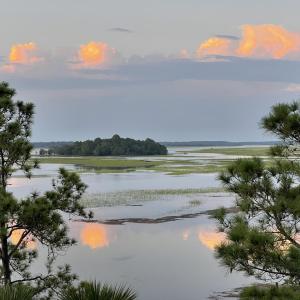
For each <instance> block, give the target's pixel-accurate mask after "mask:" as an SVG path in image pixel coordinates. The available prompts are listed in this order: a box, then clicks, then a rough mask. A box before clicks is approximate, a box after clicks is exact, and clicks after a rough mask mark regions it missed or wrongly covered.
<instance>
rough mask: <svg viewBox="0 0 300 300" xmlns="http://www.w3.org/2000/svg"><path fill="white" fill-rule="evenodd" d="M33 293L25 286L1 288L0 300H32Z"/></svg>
mask: <svg viewBox="0 0 300 300" xmlns="http://www.w3.org/2000/svg"><path fill="white" fill-rule="evenodd" d="M33 295H34V291H33V290H32V288H30V287H29V286H26V285H15V286H8V285H7V286H3V287H1V288H0V300H32V299H33Z"/></svg>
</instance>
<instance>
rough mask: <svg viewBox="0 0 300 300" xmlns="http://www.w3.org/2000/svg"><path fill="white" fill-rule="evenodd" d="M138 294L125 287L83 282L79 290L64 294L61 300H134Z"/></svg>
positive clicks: (68, 291) (73, 289) (69, 290)
mask: <svg viewBox="0 0 300 300" xmlns="http://www.w3.org/2000/svg"><path fill="white" fill-rule="evenodd" d="M134 299H136V293H135V292H134V291H133V290H131V289H130V288H128V287H125V286H110V285H107V284H103V285H102V284H100V283H96V282H82V283H81V284H80V285H79V287H77V288H74V287H72V288H70V289H68V290H66V291H65V292H63V295H62V297H61V300H134Z"/></svg>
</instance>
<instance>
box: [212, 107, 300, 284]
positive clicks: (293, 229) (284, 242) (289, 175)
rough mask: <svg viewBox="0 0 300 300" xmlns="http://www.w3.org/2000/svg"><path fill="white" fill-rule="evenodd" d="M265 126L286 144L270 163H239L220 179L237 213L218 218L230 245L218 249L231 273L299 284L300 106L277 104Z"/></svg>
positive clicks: (276, 149)
mask: <svg viewBox="0 0 300 300" xmlns="http://www.w3.org/2000/svg"><path fill="white" fill-rule="evenodd" d="M261 125H262V127H263V128H264V129H265V130H266V131H267V132H271V133H273V134H275V135H276V136H277V137H278V138H279V139H280V140H281V144H280V145H276V146H274V147H273V148H272V149H271V158H270V160H268V161H264V160H263V159H261V158H251V159H239V160H237V161H235V162H234V163H233V164H232V165H230V166H229V167H228V168H227V170H226V171H224V172H223V173H222V174H221V175H220V180H221V181H222V182H223V184H224V185H225V186H226V188H227V189H228V190H229V191H230V192H233V193H235V194H236V195H237V200H236V205H237V207H238V210H239V212H238V213H237V214H234V215H232V214H228V215H227V214H226V211H225V209H224V208H223V209H220V210H219V211H218V212H217V213H216V215H215V217H216V218H217V219H218V221H219V224H220V230H221V231H224V232H225V233H226V234H227V241H226V242H224V243H222V244H221V245H219V246H218V247H217V249H216V254H217V257H218V258H219V259H220V260H221V261H222V263H223V264H224V265H225V266H227V267H228V268H229V269H230V270H237V271H243V272H245V273H246V274H248V275H254V276H256V277H257V278H259V279H265V280H272V281H274V280H275V281H279V282H286V283H289V284H297V285H299V283H300V164H299V160H298V159H299V155H298V154H299V152H298V150H299V148H298V147H299V143H300V106H299V103H296V102H295V103H292V104H278V105H275V106H274V107H273V108H272V110H271V112H270V114H269V115H268V116H266V117H265V118H263V120H262V122H261Z"/></svg>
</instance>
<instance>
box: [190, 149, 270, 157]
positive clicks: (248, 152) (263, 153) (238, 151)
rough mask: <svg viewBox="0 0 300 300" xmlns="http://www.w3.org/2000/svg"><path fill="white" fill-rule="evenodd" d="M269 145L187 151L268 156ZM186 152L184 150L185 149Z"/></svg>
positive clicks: (192, 151)
mask: <svg viewBox="0 0 300 300" xmlns="http://www.w3.org/2000/svg"><path fill="white" fill-rule="evenodd" d="M269 150H270V147H228V148H218V147H215V148H203V149H197V150H191V151H189V153H216V154H225V155H241V156H243V155H245V156H269ZM185 152H186V151H185Z"/></svg>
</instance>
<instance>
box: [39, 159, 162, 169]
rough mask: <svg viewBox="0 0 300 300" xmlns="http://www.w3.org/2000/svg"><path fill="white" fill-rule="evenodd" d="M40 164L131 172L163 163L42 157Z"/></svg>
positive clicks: (134, 160)
mask: <svg viewBox="0 0 300 300" xmlns="http://www.w3.org/2000/svg"><path fill="white" fill-rule="evenodd" d="M39 162H40V163H53V164H72V165H77V166H80V167H83V168H84V167H86V168H95V169H99V170H102V171H103V170H116V171H122V170H131V169H138V168H151V167H155V166H157V165H159V164H161V162H157V161H146V160H136V159H108V158H103V157H89V156H88V157H42V158H39Z"/></svg>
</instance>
